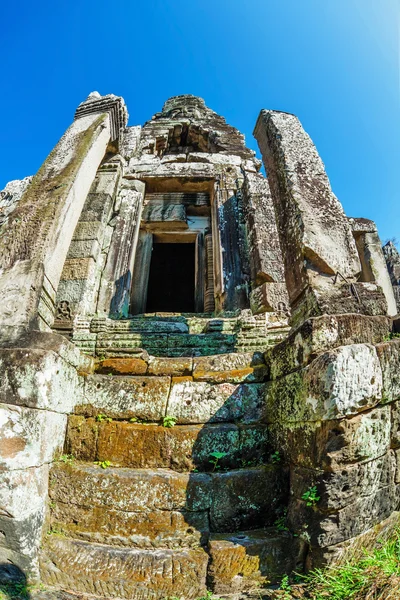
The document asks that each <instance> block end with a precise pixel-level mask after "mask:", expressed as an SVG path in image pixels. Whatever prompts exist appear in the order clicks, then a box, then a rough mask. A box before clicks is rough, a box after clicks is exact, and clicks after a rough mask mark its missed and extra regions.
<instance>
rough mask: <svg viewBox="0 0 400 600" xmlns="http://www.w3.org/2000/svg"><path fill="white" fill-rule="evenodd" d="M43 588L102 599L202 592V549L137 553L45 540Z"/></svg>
mask: <svg viewBox="0 0 400 600" xmlns="http://www.w3.org/2000/svg"><path fill="white" fill-rule="evenodd" d="M40 563H41V574H42V581H43V583H44V584H45V585H50V586H53V587H57V588H59V589H60V588H61V589H65V590H68V591H73V592H74V593H85V594H93V595H96V596H100V597H103V598H129V599H132V598H134V599H135V600H150V599H151V600H164V599H165V598H168V597H173V596H175V597H176V596H178V597H181V596H183V597H184V598H187V599H188V600H194V599H196V598H199V597H200V596H204V595H205V594H206V573H207V563H208V554H207V552H206V551H205V550H204V549H202V548H190V549H183V550H180V551H177V550H168V549H166V550H138V549H132V548H129V549H128V548H118V547H113V546H105V545H101V544H93V543H86V542H83V541H77V540H70V539H66V538H63V537H61V536H56V535H51V536H48V538H47V540H46V544H45V545H44V547H43V549H42V551H41V559H40Z"/></svg>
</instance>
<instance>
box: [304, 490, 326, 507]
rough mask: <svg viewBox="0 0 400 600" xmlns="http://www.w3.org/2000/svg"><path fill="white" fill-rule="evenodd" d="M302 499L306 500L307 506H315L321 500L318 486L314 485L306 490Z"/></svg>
mask: <svg viewBox="0 0 400 600" xmlns="http://www.w3.org/2000/svg"><path fill="white" fill-rule="evenodd" d="M301 499H302V500H305V502H306V504H307V506H315V505H316V504H317V502H319V501H320V500H321V496H318V490H317V486H316V485H314V486H313V487H311V488H309V489H308V490H307V491H305V492H304V494H303V495H302V497H301Z"/></svg>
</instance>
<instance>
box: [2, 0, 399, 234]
mask: <svg viewBox="0 0 400 600" xmlns="http://www.w3.org/2000/svg"><path fill="white" fill-rule="evenodd" d="M1 4H2V5H1V7H0V22H1V25H2V26H1V29H2V33H1V40H0V45H1V48H0V49H1V61H2V69H1V82H2V93H1V95H0V109H1V110H0V114H1V128H0V189H2V188H3V187H4V185H5V183H6V182H7V181H9V180H11V179H17V178H22V177H24V176H25V175H29V174H32V173H34V172H36V171H37V170H38V168H39V167H40V165H41V163H42V162H43V160H44V159H45V157H46V156H47V155H48V153H49V152H50V150H51V149H52V147H53V146H54V145H55V144H56V142H57V141H58V139H59V138H60V137H61V135H62V133H63V132H64V131H65V129H66V128H67V127H68V125H69V124H70V122H71V120H72V117H73V114H74V110H75V108H76V106H77V105H78V104H79V102H81V101H82V100H83V99H84V98H85V97H86V96H87V95H88V94H89V92H91V91H92V90H98V91H99V92H100V93H102V94H106V93H110V92H112V93H114V94H118V95H122V96H123V97H124V98H125V100H126V102H127V105H128V109H129V113H130V121H129V124H130V125H135V124H140V123H143V122H144V121H146V120H147V119H149V118H150V117H151V115H152V114H153V113H155V112H157V111H159V110H160V109H161V106H162V104H163V102H164V101H165V100H166V99H167V98H168V97H170V96H173V95H176V94H182V93H191V94H195V95H199V96H202V97H203V98H204V99H205V100H206V103H207V105H208V106H210V107H211V108H212V109H214V110H216V111H217V112H219V113H221V114H222V115H224V116H225V117H226V119H227V121H228V122H229V123H230V124H232V125H234V126H236V127H238V128H239V129H240V130H241V131H242V132H243V133H244V134H245V135H246V139H247V144H248V145H249V146H250V147H251V148H254V149H257V146H256V143H255V141H254V139H253V137H252V131H253V127H254V124H255V121H256V118H257V115H258V113H259V111H260V109H261V108H273V109H278V110H284V111H288V112H293V113H295V114H297V115H298V116H299V118H300V120H301V121H302V123H303V125H304V127H305V129H306V130H307V131H308V133H309V134H310V135H311V137H312V138H313V140H314V142H315V143H316V145H317V148H318V150H319V152H320V154H321V156H322V158H323V160H324V162H325V164H326V167H327V171H328V175H329V177H330V179H331V183H332V187H333V189H334V191H335V193H336V195H337V196H338V197H339V199H340V200H341V202H342V203H343V205H344V208H345V211H346V213H347V214H348V215H349V216H364V217H367V218H370V219H373V220H375V221H376V222H377V224H378V227H379V231H380V234H381V238H382V240H383V241H384V240H386V239H387V238H392V237H396V238H397V239H398V240H400V192H399V188H400V185H399V184H400V176H399V173H400V102H399V97H400V86H399V13H400V0H230V1H227V0H201V1H200V0H186V1H183V0H163V1H162V0H147V1H146V2H145V1H142V0H113V1H112V2H105V1H104V0H96V2H95V1H93V0H59V1H58V2H54V1H53V2H48V1H47V0H37V1H36V2H31V0H29V1H28V0H20V1H19V2H13V3H11V2H3V3H1Z"/></svg>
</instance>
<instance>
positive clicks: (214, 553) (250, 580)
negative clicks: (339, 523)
mask: <svg viewBox="0 0 400 600" xmlns="http://www.w3.org/2000/svg"><path fill="white" fill-rule="evenodd" d="M209 547H210V555H211V565H210V570H209V573H210V578H211V585H212V587H213V590H214V592H215V593H217V594H233V593H237V592H246V591H251V590H254V589H257V588H259V586H263V585H264V586H267V585H268V584H271V583H277V582H278V581H280V579H281V578H282V577H283V576H284V575H285V574H287V573H290V572H291V571H293V570H294V569H295V568H296V565H299V564H301V562H302V556H301V554H302V543H301V542H300V541H299V540H298V539H296V538H293V537H292V536H291V535H290V534H289V533H286V532H280V533H279V532H277V531H276V530H274V529H266V530H255V531H240V532H237V533H234V534H225V535H222V534H219V535H217V534H213V535H212V536H211V539H210V544H209Z"/></svg>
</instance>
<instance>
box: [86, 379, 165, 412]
mask: <svg viewBox="0 0 400 600" xmlns="http://www.w3.org/2000/svg"><path fill="white" fill-rule="evenodd" d="M169 388H170V378H169V377H157V378H156V377H118V378H116V377H115V378H114V377H109V376H108V375H93V376H88V377H86V378H85V390H84V403H82V405H81V406H80V407H78V408H77V409H76V410H77V412H79V413H80V414H86V415H88V416H92V415H96V414H99V413H106V415H107V416H109V417H115V418H125V419H129V418H132V417H136V418H139V419H143V420H145V421H159V420H160V419H161V418H162V417H163V416H164V415H165V414H166V413H165V411H166V407H167V399H168V393H169Z"/></svg>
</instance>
